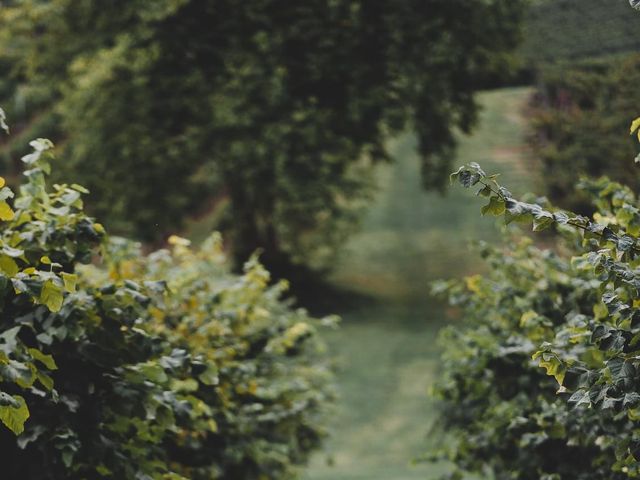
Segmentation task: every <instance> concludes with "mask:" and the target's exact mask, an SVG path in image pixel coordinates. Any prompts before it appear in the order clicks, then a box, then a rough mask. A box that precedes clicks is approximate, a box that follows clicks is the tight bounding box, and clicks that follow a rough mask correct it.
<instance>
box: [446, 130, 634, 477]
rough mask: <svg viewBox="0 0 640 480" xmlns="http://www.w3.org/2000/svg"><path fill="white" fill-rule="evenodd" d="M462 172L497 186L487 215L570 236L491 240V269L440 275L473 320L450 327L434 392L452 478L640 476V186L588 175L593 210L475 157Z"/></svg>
mask: <svg viewBox="0 0 640 480" xmlns="http://www.w3.org/2000/svg"><path fill="white" fill-rule="evenodd" d="M637 124H640V121H639V122H636V124H634V126H635V127H636V128H637ZM453 178H457V179H458V180H459V181H460V183H462V185H463V186H465V187H467V188H470V187H473V186H476V187H477V188H479V190H480V191H479V194H481V195H482V196H485V197H487V199H488V203H487V204H486V206H485V207H483V209H482V213H483V214H491V215H496V216H503V217H504V218H505V220H506V221H507V222H508V223H510V222H524V223H529V224H531V223H532V224H533V229H534V231H539V230H543V229H546V228H552V227H553V228H557V229H558V230H559V231H560V232H561V233H562V234H563V235H564V237H565V242H564V243H563V245H562V247H561V248H560V252H561V253H559V254H555V253H552V252H550V251H544V250H543V251H541V250H539V249H537V248H534V247H532V246H531V245H530V243H529V242H527V241H521V242H516V243H515V246H514V247H512V248H511V249H509V250H508V251H505V252H501V251H494V250H491V249H487V250H486V252H485V256H486V257H487V259H488V261H489V263H490V265H491V272H490V274H489V275H488V276H487V277H485V278H481V277H471V278H467V279H466V280H465V281H464V282H451V283H449V284H445V285H444V286H442V285H441V286H440V287H441V288H440V290H444V291H446V292H448V294H449V296H450V300H451V301H452V303H454V304H455V305H459V306H461V307H462V309H463V311H464V313H465V316H466V317H467V318H468V319H469V321H470V324H469V326H468V327H465V328H457V329H455V330H454V329H448V330H446V333H445V334H444V338H443V341H444V344H445V346H446V348H447V353H446V356H445V359H446V361H445V380H444V381H443V382H442V383H441V385H440V387H439V389H438V391H439V395H440V396H441V398H442V399H443V400H444V407H445V408H444V409H443V414H444V418H445V424H446V425H447V426H448V427H449V428H451V429H452V431H453V433H452V438H451V439H450V440H451V444H450V449H449V451H448V454H449V456H450V458H452V459H453V460H454V462H455V463H456V465H457V466H458V467H459V469H460V471H459V472H457V473H455V474H454V477H455V478H461V477H459V476H458V475H460V473H461V472H464V471H473V472H484V473H485V474H486V473H487V472H493V473H494V474H495V475H496V478H498V479H508V478H520V479H532V480H533V479H538V478H544V479H548V480H551V479H560V478H575V479H611V478H627V477H628V478H636V477H638V475H640V453H639V452H640V448H639V447H640V431H639V430H638V428H637V419H638V418H639V415H640V413H639V412H640V376H639V375H638V371H640V370H639V369H640V360H639V358H640V356H639V355H638V350H639V348H640V344H639V343H638V339H639V338H640V322H639V321H638V320H639V319H640V310H639V305H640V304H639V302H640V300H639V298H640V292H639V290H640V281H639V279H638V274H637V268H638V266H639V265H640V258H639V254H640V241H639V237H640V208H639V201H638V199H637V197H636V196H635V195H634V194H633V193H632V192H631V191H630V190H629V189H628V188H626V187H623V186H622V185H620V184H618V183H615V182H610V181H608V180H606V179H602V180H599V181H597V182H588V183H585V184H584V188H585V189H587V190H588V191H589V192H590V193H591V195H592V198H593V200H594V203H595V206H596V208H597V213H596V214H595V215H594V220H590V219H589V218H587V217H583V216H580V215H576V214H573V213H571V212H567V211H562V210H558V209H555V208H552V207H550V206H549V205H546V204H544V203H530V202H525V201H519V200H516V199H515V198H513V196H512V195H511V193H510V192H509V191H508V190H507V189H505V188H504V187H503V186H501V185H500V184H499V183H498V182H497V180H496V177H495V176H487V175H486V174H485V173H484V172H483V171H482V169H481V168H480V167H479V166H478V165H477V164H470V165H467V166H465V167H462V168H460V170H458V172H456V173H455V174H454V175H453ZM540 367H542V369H541V368H540ZM545 370H546V374H547V375H543V374H542V372H544V371H545Z"/></svg>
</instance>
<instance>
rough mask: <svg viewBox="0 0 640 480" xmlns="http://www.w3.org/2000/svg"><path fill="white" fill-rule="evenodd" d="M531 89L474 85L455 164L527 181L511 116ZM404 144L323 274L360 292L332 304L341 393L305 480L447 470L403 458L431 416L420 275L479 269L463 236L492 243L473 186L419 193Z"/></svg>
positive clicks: (519, 188) (429, 314)
mask: <svg viewBox="0 0 640 480" xmlns="http://www.w3.org/2000/svg"><path fill="white" fill-rule="evenodd" d="M529 93H530V91H529V90H528V89H506V90H500V91H496V92H489V93H485V94H482V95H481V96H480V100H481V103H482V105H483V106H484V110H483V113H482V116H481V122H480V125H479V127H478V128H477V129H476V131H475V133H474V135H473V136H472V137H470V138H464V139H463V140H462V142H461V145H460V148H459V150H458V152H459V153H458V160H457V163H465V162H470V161H477V162H479V163H480V164H481V165H482V166H483V167H485V169H486V170H487V171H490V172H492V173H493V172H501V173H503V180H504V182H505V183H507V184H508V185H510V186H511V187H512V191H513V192H514V193H518V192H520V193H522V192H523V191H525V190H527V189H528V188H530V187H531V180H530V179H529V177H528V175H527V173H526V172H527V167H526V162H525V160H524V159H525V157H526V149H524V147H523V145H522V144H523V121H522V117H521V110H522V107H523V106H524V104H525V102H526V100H527V97H528V95H529ZM414 145H415V139H414V138H413V137H412V136H409V135H407V136H405V137H403V138H400V139H398V140H396V141H394V142H392V144H391V151H392V152H393V154H394V157H395V158H396V162H395V163H394V164H392V165H390V166H388V167H385V168H384V169H383V170H381V171H380V179H379V185H380V191H379V192H378V196H377V200H376V202H375V204H374V205H372V207H371V210H370V212H369V214H368V216H367V218H366V220H365V222H364V225H363V229H362V231H361V232H360V234H358V235H356V236H355V237H353V238H352V240H351V241H350V242H349V244H348V246H347V247H346V249H345V252H344V254H343V256H342V260H341V262H340V264H339V268H338V270H337V271H336V272H335V274H334V276H333V278H332V283H333V284H334V285H335V286H337V287H339V288H342V289H349V290H351V291H354V292H358V293H361V294H363V295H362V297H361V299H360V301H359V302H354V304H353V305H351V306H346V305H345V306H343V307H340V306H337V309H338V311H337V312H336V313H339V314H341V315H342V316H343V323H342V326H341V328H340V330H339V331H336V332H333V333H331V334H330V335H328V337H327V340H328V342H329V344H330V348H331V349H332V351H333V352H335V354H336V355H337V357H338V359H339V374H338V384H339V388H340V393H341V399H340V402H339V405H338V406H337V409H336V412H335V416H334V418H333V422H332V423H333V425H332V437H331V439H330V440H329V441H328V442H327V445H326V449H325V452H323V453H321V454H318V455H317V456H316V457H315V458H314V459H313V461H312V463H311V466H310V468H309V469H308V470H307V473H306V475H305V477H304V478H305V479H306V480H329V479H331V480H342V479H345V480H346V479H363V480H364V479H367V480H377V479H380V480H382V479H384V480H409V479H418V478H421V479H424V478H430V477H432V476H434V475H436V474H437V473H439V472H441V471H442V470H443V469H444V468H445V467H444V466H439V467H434V466H432V465H424V464H421V465H411V460H412V459H413V458H415V457H416V456H418V455H420V453H422V452H423V451H424V448H425V445H426V442H427V441H428V439H427V434H428V430H429V426H430V424H431V423H432V422H433V420H434V419H435V418H436V416H437V411H436V410H435V408H434V405H433V404H432V403H430V402H429V400H428V398H427V396H426V395H427V390H428V388H429V386H430V385H431V384H432V382H433V380H434V378H435V376H436V375H437V365H438V350H437V348H436V345H435V338H436V335H437V331H438V329H439V328H440V326H441V325H442V324H443V322H445V321H446V319H445V318H446V317H445V315H444V313H443V312H444V310H445V309H444V307H443V306H442V305H439V304H438V303H437V302H434V301H433V300H432V299H430V298H429V296H428V284H429V282H430V281H431V280H433V279H436V278H442V277H450V276H459V275H461V274H462V273H465V272H470V271H475V270H477V269H479V268H480V265H479V263H478V262H476V261H475V260H474V255H473V254H472V253H469V250H468V248H467V243H468V241H469V240H471V239H474V238H475V239H493V240H496V239H497V238H498V237H499V233H498V231H497V229H496V228H495V226H494V222H493V221H492V220H491V219H488V218H482V217H481V216H480V214H479V209H480V206H481V203H480V201H479V200H478V199H476V198H475V197H473V194H472V193H471V192H469V191H463V190H462V189H461V188H458V187H454V188H452V189H450V192H449V194H448V195H447V196H446V197H440V196H438V195H436V194H427V193H425V192H424V191H423V190H422V188H421V186H420V175H419V168H418V162H417V158H416V155H415V153H414ZM363 299H364V300H363ZM436 440H437V439H436Z"/></svg>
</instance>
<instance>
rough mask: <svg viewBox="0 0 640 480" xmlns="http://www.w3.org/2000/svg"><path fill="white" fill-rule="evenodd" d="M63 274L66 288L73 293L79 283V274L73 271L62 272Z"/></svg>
mask: <svg viewBox="0 0 640 480" xmlns="http://www.w3.org/2000/svg"><path fill="white" fill-rule="evenodd" d="M60 275H61V276H62V281H63V282H64V289H65V290H66V291H67V292H69V293H73V292H75V291H76V286H77V284H78V276H77V275H75V274H73V273H66V272H62V273H61V274H60Z"/></svg>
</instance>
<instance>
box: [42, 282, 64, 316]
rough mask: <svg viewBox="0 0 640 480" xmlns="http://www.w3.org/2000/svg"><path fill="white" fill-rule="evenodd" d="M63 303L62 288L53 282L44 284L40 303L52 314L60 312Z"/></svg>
mask: <svg viewBox="0 0 640 480" xmlns="http://www.w3.org/2000/svg"><path fill="white" fill-rule="evenodd" d="M63 301H64V295H63V293H62V287H59V286H58V285H56V284H55V283H54V282H53V281H52V280H47V281H46V282H44V285H42V291H41V292H40V303H43V304H44V305H46V306H47V307H48V308H49V310H51V311H52V312H59V311H60V309H61V308H62V302H63Z"/></svg>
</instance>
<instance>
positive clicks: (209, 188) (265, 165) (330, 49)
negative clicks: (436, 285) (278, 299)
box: [0, 0, 524, 266]
mask: <svg viewBox="0 0 640 480" xmlns="http://www.w3.org/2000/svg"><path fill="white" fill-rule="evenodd" d="M523 3H524V2H523V1H520V0H518V1H514V0H486V1H479V0H478V1H471V2H470V1H466V0H455V1H454V0H428V1H424V0H402V1H396V0H393V1H392V0H385V1H376V2H371V1H364V0H332V1H327V0H312V1H305V2H284V1H282V0H249V1H245V2H235V1H231V0H209V1H205V0H160V1H156V2H152V3H149V2H146V1H142V0H134V1H131V0H127V1H124V0H119V1H113V2H108V3H104V2H101V3H97V2H90V1H84V0H17V1H11V2H6V4H7V5H6V6H5V7H4V8H3V9H2V10H1V11H0V31H1V32H2V33H1V34H0V35H2V43H3V45H6V46H7V47H6V48H4V49H3V51H2V53H0V69H2V70H3V71H4V72H3V73H5V74H6V75H7V76H6V78H7V80H5V81H4V83H3V84H2V85H0V93H2V94H3V95H4V96H5V97H6V98H8V99H9V101H8V102H7V103H6V105H7V110H8V111H9V112H10V113H11V114H12V115H13V116H15V117H16V118H20V119H21V120H22V122H23V125H22V126H23V127H24V128H25V131H26V132H30V133H34V130H36V131H37V130H45V131H46V133H47V134H51V135H54V137H56V138H58V139H59V140H60V141H61V143H63V145H64V149H65V151H66V152H65V156H66V158H68V160H67V163H65V164H64V165H61V168H60V171H61V172H62V173H66V172H69V171H71V170H72V171H73V172H74V178H78V179H79V180H80V181H82V182H83V184H85V185H87V187H88V188H89V189H90V190H91V192H92V195H91V196H90V197H89V205H90V207H91V209H92V211H93V212H95V213H96V214H98V215H99V216H100V217H101V218H103V219H104V221H105V223H106V224H107V225H108V226H109V227H111V228H112V229H115V231H119V232H132V233H133V234H134V235H135V236H137V237H138V238H140V239H143V240H151V241H153V240H158V239H161V238H163V236H164V235H166V233H167V232H168V231H171V230H175V229H177V228H180V227H181V225H182V224H183V221H184V219H185V217H186V216H187V215H189V214H191V213H193V212H200V213H201V212H205V211H206V210H207V209H210V208H212V205H217V204H219V203H220V202H221V201H222V200H225V199H226V200H228V201H229V202H228V204H229V207H228V217H227V218H228V219H229V222H228V224H227V227H228V229H229V230H230V231H231V233H232V239H231V240H232V244H233V246H234V252H235V254H236V256H237V257H238V258H246V257H247V256H248V255H249V254H250V253H251V252H252V251H253V250H254V249H256V248H257V247H262V248H264V249H265V252H266V254H265V255H266V256H265V260H266V261H267V262H268V263H270V264H272V265H281V264H285V263H290V262H294V263H306V264H307V265H312V266H320V265H322V264H323V263H324V262H326V260H327V259H328V258H330V256H331V253H332V252H333V250H334V247H335V246H336V245H338V244H339V243H340V242H341V241H342V240H343V239H344V237H345V235H346V233H348V231H349V230H350V229H351V228H353V224H354V222H353V220H354V218H356V217H357V211H358V207H359V206H360V205H361V204H362V202H363V200H366V198H367V194H368V192H370V189H371V183H372V182H371V179H370V172H371V165H372V164H374V163H375V162H377V161H380V160H382V159H385V158H386V154H385V148H384V142H385V139H386V138H387V136H388V135H390V134H393V133H396V132H399V131H401V130H403V129H406V128H413V129H415V131H416V132H417V135H418V137H419V149H420V153H421V156H422V166H423V177H424V184H425V186H427V187H435V188H439V187H441V186H442V181H443V178H444V177H445V176H446V175H445V174H446V172H448V169H449V163H448V159H449V156H450V154H451V152H452V149H453V147H454V144H455V135H456V131H457V130H462V131H465V132H467V131H469V129H470V128H471V127H472V125H473V123H474V120H475V117H476V111H477V106H476V104H475V102H474V99H473V93H474V90H475V89H476V88H477V85H479V84H480V82H481V81H482V79H483V78H487V77H488V76H494V77H495V75H497V74H500V72H506V71H507V69H508V67H509V66H510V63H511V60H512V58H511V57H510V55H509V52H510V50H511V48H512V47H513V46H514V45H515V44H516V42H517V40H518V35H519V23H520V19H521V16H522V15H523ZM40 133H44V132H40V131H38V134H40ZM17 138H18V139H20V138H21V136H20V135H18V136H17ZM7 148H11V147H7Z"/></svg>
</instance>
